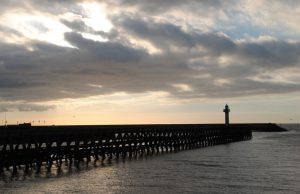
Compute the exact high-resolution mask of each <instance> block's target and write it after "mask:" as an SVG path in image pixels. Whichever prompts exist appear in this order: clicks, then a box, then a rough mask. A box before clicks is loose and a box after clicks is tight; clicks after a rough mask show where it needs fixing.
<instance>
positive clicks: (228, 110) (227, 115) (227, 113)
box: [223, 104, 230, 125]
mask: <svg viewBox="0 0 300 194" xmlns="http://www.w3.org/2000/svg"><path fill="white" fill-rule="evenodd" d="M223 112H224V113H225V125H229V112H230V109H229V106H228V105H227V104H226V105H225V108H224V109H223Z"/></svg>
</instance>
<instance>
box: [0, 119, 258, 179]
mask: <svg viewBox="0 0 300 194" xmlns="http://www.w3.org/2000/svg"><path fill="white" fill-rule="evenodd" d="M251 138H252V132H251V126H242V125H239V124H231V125H224V124H170V125H167V124H166V125H98V126H30V125H15V126H2V127H0V173H3V171H4V169H5V168H7V169H8V168H12V171H13V173H16V172H17V169H18V167H22V168H24V169H25V172H26V171H28V170H31V169H36V172H39V171H40V169H41V167H42V166H45V167H46V168H47V169H48V171H50V170H51V166H52V165H53V164H55V165H56V166H57V167H58V169H60V168H61V165H62V163H63V162H64V163H66V164H68V165H75V166H76V167H79V164H80V162H83V161H85V162H90V161H94V162H96V161H98V160H100V161H103V160H105V159H106V160H111V159H113V158H116V159H118V158H124V159H125V158H126V157H137V156H143V155H153V154H155V153H161V152H170V151H181V150H187V149H194V148H200V147H207V146H213V145H218V144H226V143H230V142H235V141H243V140H249V139H251Z"/></svg>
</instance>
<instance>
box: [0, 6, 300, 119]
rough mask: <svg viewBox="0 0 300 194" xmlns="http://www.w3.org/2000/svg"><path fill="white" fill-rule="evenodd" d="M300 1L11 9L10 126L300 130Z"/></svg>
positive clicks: (4, 80)
mask: <svg viewBox="0 0 300 194" xmlns="http://www.w3.org/2000/svg"><path fill="white" fill-rule="evenodd" d="M299 15H300V1H297V0H285V1H282V0H272V1H269V0H227V1H223V0H189V1H182V0H151V1H147V0H107V1H103V0H98V1H97V0H95V1H92V0H43V1H40V0H1V6H0V37H1V38H0V121H1V123H0V125H4V124H5V117H6V120H7V124H17V123H23V122H31V123H32V124H33V125H53V124H55V125H69V124H74V125H75V124H87V125H89V124H91V125H92V124H140V123H149V124H150V123H223V122H224V113H223V108H224V106H225V104H226V103H228V104H229V107H230V109H231V112H230V119H231V122H234V123H241V122H246V123H251V122H275V123H299V122H300V95H299V94H300V17H299Z"/></svg>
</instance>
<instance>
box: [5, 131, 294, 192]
mask: <svg viewBox="0 0 300 194" xmlns="http://www.w3.org/2000/svg"><path fill="white" fill-rule="evenodd" d="M288 127H289V128H290V129H291V130H290V131H289V132H284V133H254V134H253V135H254V138H253V139H252V140H250V141H245V142H238V143H232V144H228V145H219V146H214V147H208V148H202V149H196V150H190V151H183V152H179V153H176V154H163V155H159V156H154V157H148V158H143V159H137V160H135V159H132V160H126V161H125V162H122V161H119V162H113V163H112V164H105V166H100V165H99V166H98V167H93V166H89V167H84V169H83V170H81V171H79V172H77V171H76V170H75V169H73V171H72V172H69V173H68V172H67V170H65V172H64V173H62V175H57V174H56V172H55V170H53V172H52V173H51V174H50V175H49V174H48V175H46V174H45V173H44V174H43V173H41V174H40V175H39V177H37V176H36V175H34V174H33V175H31V176H27V177H25V180H10V179H9V178H5V179H2V180H1V181H0V193H272V194H274V193H295V194H296V193H299V192H300V130H299V126H297V125H294V126H292V125H289V126H288ZM296 128H297V129H296ZM19 179H24V177H22V176H21V175H20V177H19Z"/></svg>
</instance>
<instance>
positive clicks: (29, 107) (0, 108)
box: [0, 102, 55, 112]
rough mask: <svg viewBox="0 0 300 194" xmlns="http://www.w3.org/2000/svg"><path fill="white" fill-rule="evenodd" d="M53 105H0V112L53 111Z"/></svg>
mask: <svg viewBox="0 0 300 194" xmlns="http://www.w3.org/2000/svg"><path fill="white" fill-rule="evenodd" d="M54 108H55V106H53V105H39V104H30V103H16V102H15V103H2V104H1V106H0V112H10V111H14V110H18V111H20V112H32V111H34V112H43V111H47V110H51V109H54Z"/></svg>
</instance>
